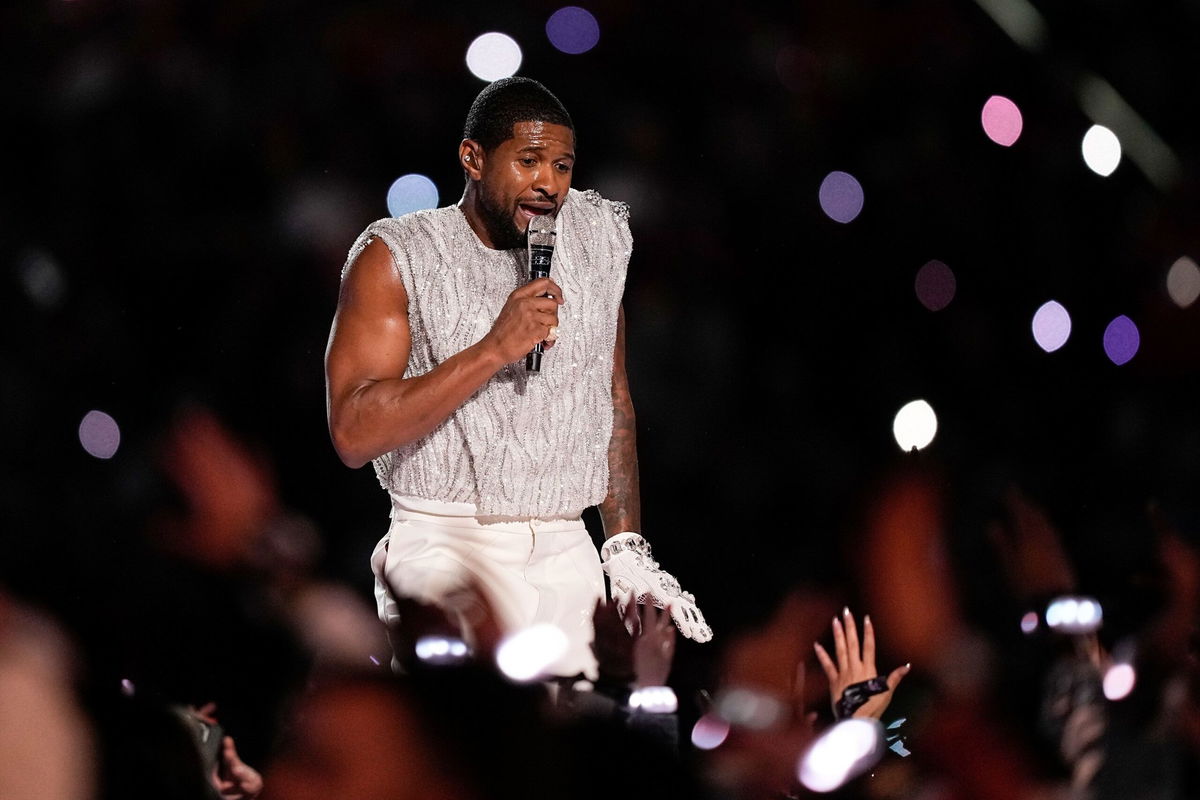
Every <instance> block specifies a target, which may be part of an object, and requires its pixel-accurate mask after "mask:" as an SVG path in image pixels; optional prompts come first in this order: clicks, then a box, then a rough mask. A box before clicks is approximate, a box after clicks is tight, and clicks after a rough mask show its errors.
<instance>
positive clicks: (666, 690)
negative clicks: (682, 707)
mask: <svg viewBox="0 0 1200 800" xmlns="http://www.w3.org/2000/svg"><path fill="white" fill-rule="evenodd" d="M629 707H630V708H632V709H635V710H639V711H642V712H644V713H647V714H674V713H675V712H676V711H678V710H679V698H678V697H676V696H675V690H674V689H672V688H671V687H670V686H642V687H640V688H638V689H635V690H634V691H633V693H632V694H630V695H629Z"/></svg>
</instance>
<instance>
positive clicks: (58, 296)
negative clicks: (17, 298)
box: [17, 248, 67, 308]
mask: <svg viewBox="0 0 1200 800" xmlns="http://www.w3.org/2000/svg"><path fill="white" fill-rule="evenodd" d="M17 277H18V279H19V280H20V281H21V287H22V288H23V289H24V290H25V294H26V295H27V296H28V297H29V299H30V300H32V301H33V302H34V303H36V304H37V305H39V306H41V307H42V308H57V307H58V306H59V305H60V304H61V303H62V301H63V296H64V295H65V294H66V292H67V277H66V274H65V273H64V272H63V270H62V267H61V266H59V264H58V261H56V260H55V259H54V257H53V256H52V255H50V253H48V252H47V251H45V250H41V249H37V248H31V249H29V250H26V251H25V252H24V253H22V254H21V256H20V258H19V259H18V261H17Z"/></svg>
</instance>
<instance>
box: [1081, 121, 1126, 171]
mask: <svg viewBox="0 0 1200 800" xmlns="http://www.w3.org/2000/svg"><path fill="white" fill-rule="evenodd" d="M1082 149H1083V161H1084V163H1085V164H1087V165H1088V169H1090V170H1091V171H1092V172H1094V173H1096V174H1097V175H1103V176H1104V177H1108V176H1109V175H1112V174H1113V171H1114V170H1115V169H1116V168H1117V165H1118V164H1120V163H1121V140H1120V139H1118V138H1117V135H1116V134H1115V133H1113V132H1112V131H1110V130H1109V129H1108V128H1106V127H1104V126H1103V125H1093V126H1092V127H1090V128H1088V131H1087V133H1085V134H1084V135H1083V146H1082Z"/></svg>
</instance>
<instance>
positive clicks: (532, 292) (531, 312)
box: [482, 278, 563, 364]
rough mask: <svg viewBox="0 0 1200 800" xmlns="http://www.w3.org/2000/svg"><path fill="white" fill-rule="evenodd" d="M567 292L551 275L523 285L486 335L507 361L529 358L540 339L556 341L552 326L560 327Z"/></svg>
mask: <svg viewBox="0 0 1200 800" xmlns="http://www.w3.org/2000/svg"><path fill="white" fill-rule="evenodd" d="M562 303H563V292H562V289H561V288H559V286H558V284H557V283H555V282H554V281H552V280H550V279H549V278H538V279H537V280H534V281H530V282H529V283H527V284H525V285H523V286H519V287H517V288H516V290H514V291H513V293H512V294H510V295H509V296H508V300H506V301H505V303H504V308H502V309H500V314H499V316H497V317H496V321H495V323H493V324H492V329H491V330H490V331H488V333H487V335H486V336H484V337H483V341H482V343H486V344H487V345H489V346H490V347H491V348H493V349H494V351H495V352H496V353H497V355H498V356H499V357H500V358H501V359H502V360H503V361H504V363H505V364H511V363H512V362H514V361H519V360H521V359H523V358H525V356H526V354H527V353H529V351H530V350H532V349H533V346H534V345H535V344H537V343H538V342H544V343H545V344H546V345H550V344H552V343H553V341H552V339H551V340H548V339H547V337H549V336H550V329H551V328H554V327H557V326H558V307H559V306H560V305H562Z"/></svg>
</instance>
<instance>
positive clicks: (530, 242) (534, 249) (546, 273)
mask: <svg viewBox="0 0 1200 800" xmlns="http://www.w3.org/2000/svg"><path fill="white" fill-rule="evenodd" d="M526 236H527V239H526V242H527V247H528V249H529V280H531V281H536V280H537V279H538V278H549V277H550V259H551V258H553V257H554V236H555V231H554V217H552V216H550V215H549V214H539V215H538V216H536V217H534V218H532V219H531V220H529V228H528V230H527V231H526ZM542 352H543V347H542V343H541V342H538V343H537V344H535V345H534V346H533V349H532V350H530V351H529V355H527V356H525V371H526V372H541V370H542Z"/></svg>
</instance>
